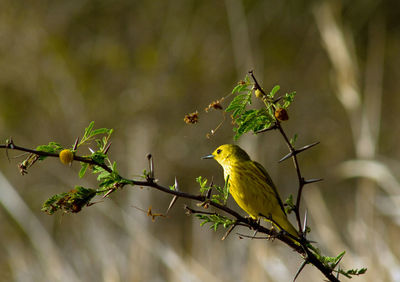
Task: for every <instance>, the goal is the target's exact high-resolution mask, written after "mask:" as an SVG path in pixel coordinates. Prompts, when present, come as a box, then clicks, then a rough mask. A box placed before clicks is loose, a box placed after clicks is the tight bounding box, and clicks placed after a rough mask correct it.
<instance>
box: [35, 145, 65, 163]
mask: <svg viewBox="0 0 400 282" xmlns="http://www.w3.org/2000/svg"><path fill="white" fill-rule="evenodd" d="M62 149H63V147H61V145H60V144H58V143H56V142H49V144H48V145H40V146H37V147H36V151H41V152H46V153H58V152H60V151H61V150H62ZM45 158H47V156H40V157H39V160H40V161H42V160H44V159H45Z"/></svg>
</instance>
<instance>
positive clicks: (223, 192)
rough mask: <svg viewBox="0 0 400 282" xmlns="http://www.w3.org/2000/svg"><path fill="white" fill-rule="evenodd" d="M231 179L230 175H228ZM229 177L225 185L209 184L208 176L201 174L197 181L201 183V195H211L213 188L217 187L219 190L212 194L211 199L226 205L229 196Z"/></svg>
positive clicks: (216, 189)
mask: <svg viewBox="0 0 400 282" xmlns="http://www.w3.org/2000/svg"><path fill="white" fill-rule="evenodd" d="M228 179H229V177H228ZM228 179H226V181H225V184H224V186H223V187H221V186H219V185H215V184H211V185H207V182H208V180H207V178H203V177H201V176H199V177H197V178H196V182H197V183H199V185H200V193H201V195H207V194H208V195H209V194H210V193H211V191H212V189H215V191H216V192H217V193H216V194H212V195H210V196H211V198H210V200H211V201H213V202H214V203H217V204H221V205H226V202H227V200H228V196H229V182H228Z"/></svg>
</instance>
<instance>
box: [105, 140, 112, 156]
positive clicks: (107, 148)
mask: <svg viewBox="0 0 400 282" xmlns="http://www.w3.org/2000/svg"><path fill="white" fill-rule="evenodd" d="M111 144H112V142H110V143H108V145H107V147H106V148H105V149H104V154H107V152H108V150H109V149H110V147H111Z"/></svg>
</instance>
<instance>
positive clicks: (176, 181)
mask: <svg viewBox="0 0 400 282" xmlns="http://www.w3.org/2000/svg"><path fill="white" fill-rule="evenodd" d="M174 187H175V190H176V191H179V188H178V180H176V176H175V183H174Z"/></svg>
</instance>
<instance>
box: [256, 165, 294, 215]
mask: <svg viewBox="0 0 400 282" xmlns="http://www.w3.org/2000/svg"><path fill="white" fill-rule="evenodd" d="M253 163H254V164H255V166H256V167H257V168H258V169H259V170H260V171H261V173H262V174H263V175H264V176H265V180H266V181H267V183H268V185H269V186H271V187H272V189H273V190H274V193H275V196H276V198H277V200H278V202H279V205H280V206H281V208H282V210H283V213H284V214H286V212H285V208H284V207H283V203H282V199H281V197H280V196H279V193H278V190H277V189H276V187H275V184H274V182H272V179H271V177H270V176H269V174H268V172H267V170H266V169H265V168H264V167H263V166H262V165H261V164H260V163H258V162H254V161H253Z"/></svg>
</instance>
